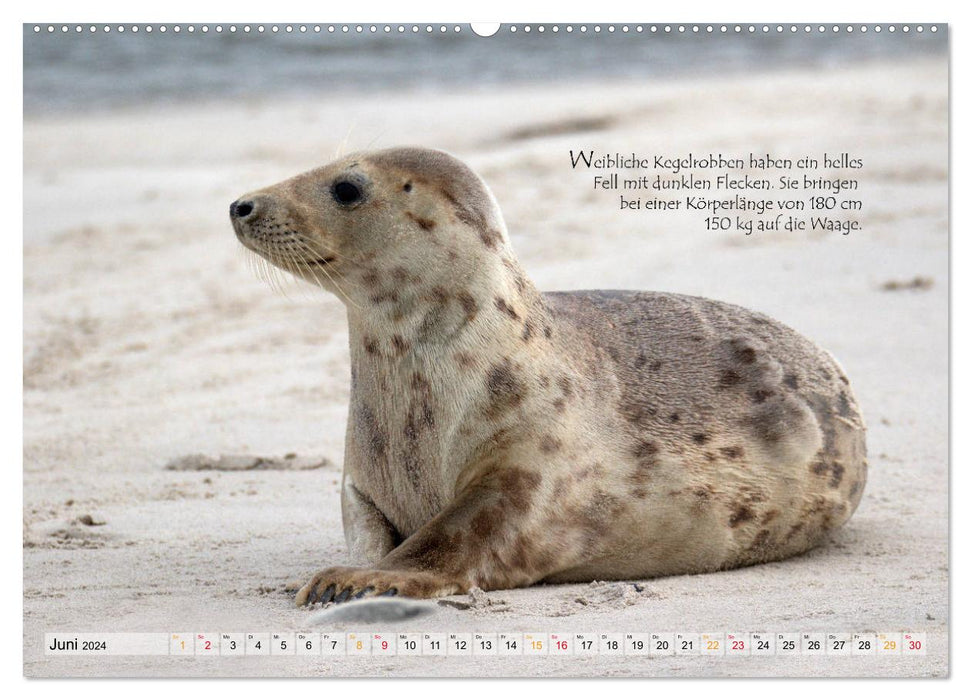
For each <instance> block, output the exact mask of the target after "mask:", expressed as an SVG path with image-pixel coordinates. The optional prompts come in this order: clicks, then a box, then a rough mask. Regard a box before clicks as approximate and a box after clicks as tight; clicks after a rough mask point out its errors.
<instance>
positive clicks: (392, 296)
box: [371, 289, 398, 304]
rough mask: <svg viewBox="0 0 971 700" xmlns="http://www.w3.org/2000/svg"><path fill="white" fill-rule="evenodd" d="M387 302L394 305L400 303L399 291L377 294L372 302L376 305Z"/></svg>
mask: <svg viewBox="0 0 971 700" xmlns="http://www.w3.org/2000/svg"><path fill="white" fill-rule="evenodd" d="M385 301H390V302H391V303H392V304H396V303H397V302H398V290H396V289H392V290H391V291H389V292H381V293H380V294H375V295H373V296H372V297H371V302H372V303H374V304H380V303H382V302H385Z"/></svg>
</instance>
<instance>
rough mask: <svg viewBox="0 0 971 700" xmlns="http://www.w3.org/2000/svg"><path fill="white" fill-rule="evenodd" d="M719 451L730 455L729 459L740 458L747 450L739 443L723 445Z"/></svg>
mask: <svg viewBox="0 0 971 700" xmlns="http://www.w3.org/2000/svg"><path fill="white" fill-rule="evenodd" d="M718 451H719V452H721V453H722V454H723V455H724V456H726V457H728V459H739V458H740V457H741V456H742V455H744V454H745V450H743V449H742V448H741V447H740V446H738V445H732V446H731V447H722V448H719V450H718Z"/></svg>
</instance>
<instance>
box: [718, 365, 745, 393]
mask: <svg viewBox="0 0 971 700" xmlns="http://www.w3.org/2000/svg"><path fill="white" fill-rule="evenodd" d="M740 381H742V375H740V374H739V373H738V372H736V371H735V370H733V369H726V370H722V373H721V374H720V375H719V377H718V388H719V389H727V388H728V387H730V386H735V385H736V384H738V383H739V382H740Z"/></svg>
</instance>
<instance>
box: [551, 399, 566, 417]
mask: <svg viewBox="0 0 971 700" xmlns="http://www.w3.org/2000/svg"><path fill="white" fill-rule="evenodd" d="M553 408H555V409H556V410H557V412H558V413H562V412H563V410H564V409H565V408H566V401H565V400H564V399H563V398H562V397H560V398H558V399H556V400H555V401H553Z"/></svg>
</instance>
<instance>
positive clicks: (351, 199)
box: [331, 180, 364, 204]
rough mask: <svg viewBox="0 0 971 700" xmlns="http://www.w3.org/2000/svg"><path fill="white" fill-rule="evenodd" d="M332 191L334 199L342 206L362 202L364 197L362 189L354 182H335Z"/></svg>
mask: <svg viewBox="0 0 971 700" xmlns="http://www.w3.org/2000/svg"><path fill="white" fill-rule="evenodd" d="M331 191H332V193H333V195H334V199H335V200H337V202H339V203H340V204H354V203H355V202H359V201H361V199H362V197H363V196H364V195H363V194H362V192H361V188H360V187H358V186H357V185H355V184H354V183H353V182H348V181H347V180H341V181H340V182H335V183H334V187H333V189H332V190H331Z"/></svg>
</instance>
